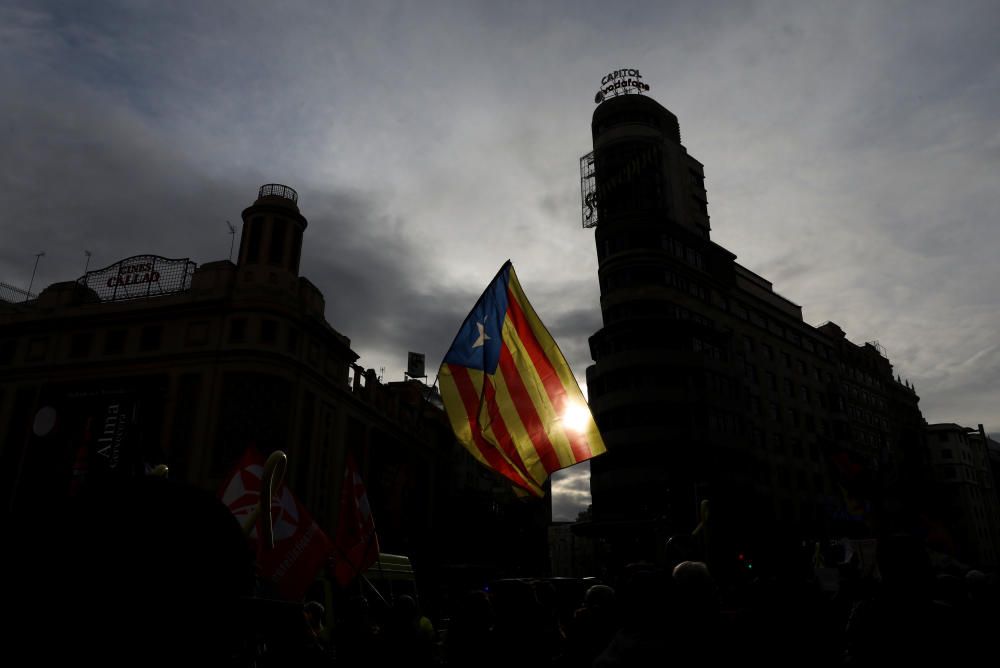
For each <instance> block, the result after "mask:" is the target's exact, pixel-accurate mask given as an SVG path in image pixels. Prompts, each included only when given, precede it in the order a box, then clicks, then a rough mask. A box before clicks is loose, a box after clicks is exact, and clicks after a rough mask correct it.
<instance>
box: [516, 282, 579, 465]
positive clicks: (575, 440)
mask: <svg viewBox="0 0 1000 668" xmlns="http://www.w3.org/2000/svg"><path fill="white" fill-rule="evenodd" d="M507 317H508V318H510V320H511V322H512V323H513V325H514V329H515V330H516V331H517V336H518V338H520V339H521V345H522V346H524V349H525V350H526V351H527V353H528V357H530V358H531V363H532V364H533V365H534V366H535V369H536V370H537V371H538V376H539V378H541V380H542V384H543V385H544V386H545V392H546V394H548V395H549V401H550V402H551V403H552V407H553V408H555V411H556V414H557V415H562V414H563V411H564V410H566V402H567V399H568V397H567V395H566V388H565V387H564V386H563V383H562V379H561V378H559V374H558V373H556V370H555V368H554V367H553V366H552V362H551V361H550V360H549V358H548V356H547V355H546V354H545V351H544V350H542V347H541V345H540V344H539V343H538V339H536V338H535V333H534V332H533V331H531V325H530V323H529V322H528V319H527V318H526V317H525V316H524V312H523V311H522V310H521V304H520V303H519V302H518V301H517V299H515V298H514V294H513V293H512V292H511V290H510V288H508V289H507ZM563 433H564V434H566V438H567V439H568V440H569V444H570V447H571V448H572V449H573V458H574V459H575V460H576V461H578V462H579V461H583V460H585V459H589V458H590V457H591V456H592V455H591V452H590V444H589V443H588V442H587V439H586V437H585V436H584V435H583V434H580V433H578V432H574V431H571V430H569V429H563Z"/></svg>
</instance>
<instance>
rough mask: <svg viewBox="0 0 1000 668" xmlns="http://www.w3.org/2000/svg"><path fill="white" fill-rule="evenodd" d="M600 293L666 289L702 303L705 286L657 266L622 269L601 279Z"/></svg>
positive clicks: (704, 297)
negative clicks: (644, 288)
mask: <svg viewBox="0 0 1000 668" xmlns="http://www.w3.org/2000/svg"><path fill="white" fill-rule="evenodd" d="M600 283H601V293H602V294H607V293H608V292H611V291H614V290H618V289H622V288H632V287H668V288H675V289H677V290H680V291H682V292H686V293H688V294H690V295H691V296H692V297H695V298H696V299H700V300H702V301H704V300H705V299H706V295H707V294H708V293H707V291H706V290H705V286H703V285H701V284H700V283H697V282H695V281H692V280H690V279H688V278H687V277H685V276H680V275H678V274H676V273H674V272H672V271H669V270H667V269H664V268H662V267H660V266H658V265H646V266H634V267H623V268H621V269H617V270H615V271H612V272H608V274H607V275H606V276H602V277H601V281H600Z"/></svg>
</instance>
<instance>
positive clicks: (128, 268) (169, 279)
mask: <svg viewBox="0 0 1000 668" xmlns="http://www.w3.org/2000/svg"><path fill="white" fill-rule="evenodd" d="M194 268H195V263H194V262H192V261H191V260H189V259H187V258H182V259H171V258H166V257H160V256H159V255H134V256H132V257H130V258H126V259H124V260H119V261H118V262H115V263H114V264H112V265H109V266H107V267H105V268H104V269H97V270H96V271H88V272H87V273H86V274H84V275H83V276H82V277H81V278H79V279H77V283H80V284H81V285H84V286H86V287H88V288H90V289H91V290H93V291H94V292H96V293H97V295H98V296H99V297H100V298H101V301H102V302H117V301H123V300H126V299H142V298H144V297H158V296H160V295H170V294H174V293H176V292H183V291H184V290H187V289H188V288H190V287H191V275H192V274H194Z"/></svg>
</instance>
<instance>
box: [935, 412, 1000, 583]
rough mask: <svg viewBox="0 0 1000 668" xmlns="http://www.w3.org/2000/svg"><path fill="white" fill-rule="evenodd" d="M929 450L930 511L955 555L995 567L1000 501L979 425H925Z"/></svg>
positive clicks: (998, 550)
mask: <svg viewBox="0 0 1000 668" xmlns="http://www.w3.org/2000/svg"><path fill="white" fill-rule="evenodd" d="M927 452H928V455H929V456H928V463H929V465H930V466H929V473H930V475H929V481H928V482H929V483H930V484H929V485H927V488H926V489H925V494H926V495H927V496H928V497H930V502H929V504H928V506H929V508H928V512H929V513H932V518H933V520H935V521H936V522H939V523H940V524H941V525H943V526H945V527H947V529H948V531H949V533H950V538H951V540H952V541H953V543H954V544H953V546H951V547H953V548H954V556H956V557H957V558H958V559H959V560H960V561H963V562H965V563H967V564H972V565H976V566H992V567H995V566H996V565H997V564H998V561H997V559H998V556H1000V502H998V500H997V491H996V485H995V482H994V477H993V469H992V466H991V461H990V452H989V448H988V441H987V440H986V438H985V433H984V432H983V431H982V430H981V425H980V429H979V430H975V429H970V428H967V427H962V426H961V425H957V424H954V423H950V422H949V423H941V424H931V425H927ZM945 547H947V546H945Z"/></svg>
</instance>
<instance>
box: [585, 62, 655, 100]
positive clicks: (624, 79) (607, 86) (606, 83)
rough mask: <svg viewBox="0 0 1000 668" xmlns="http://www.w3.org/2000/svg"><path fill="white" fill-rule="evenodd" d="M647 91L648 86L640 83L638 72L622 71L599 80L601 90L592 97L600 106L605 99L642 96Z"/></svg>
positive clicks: (610, 73) (611, 73) (631, 70)
mask: <svg viewBox="0 0 1000 668" xmlns="http://www.w3.org/2000/svg"><path fill="white" fill-rule="evenodd" d="M648 90H649V85H648V84H644V83H643V82H642V75H641V74H639V70H635V69H628V68H626V69H622V70H615V71H614V72H609V73H608V74H607V75H606V76H605V77H604V78H603V79H601V89H600V90H598V91H597V95H595V96H594V102H596V103H597V104H600V103H601V102H604V100H605V99H606V98H609V97H616V96H618V95H642V94H643V93H644V92H645V91H648Z"/></svg>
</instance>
